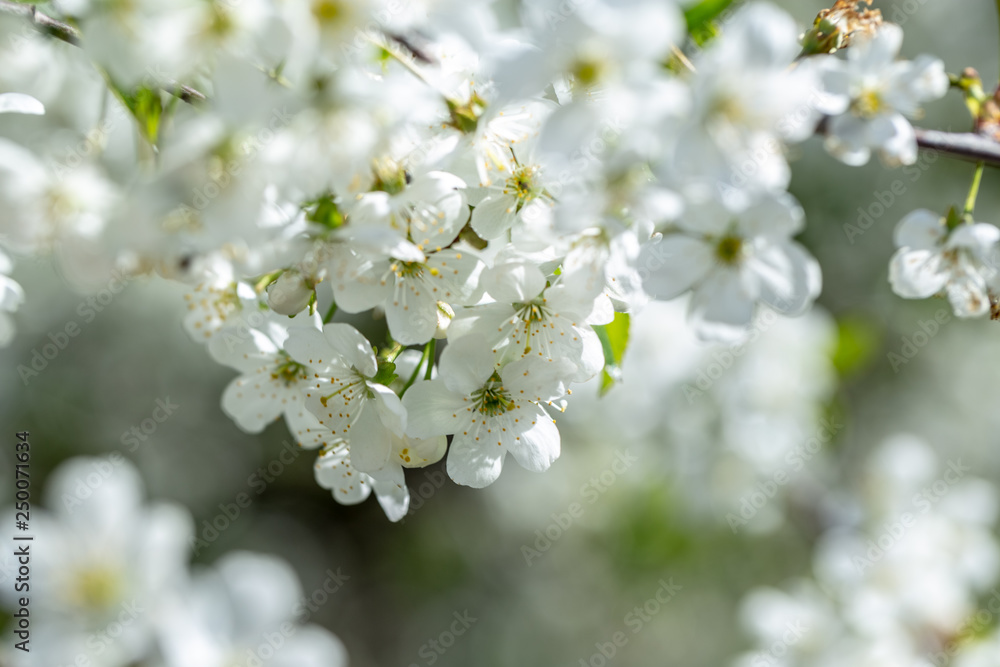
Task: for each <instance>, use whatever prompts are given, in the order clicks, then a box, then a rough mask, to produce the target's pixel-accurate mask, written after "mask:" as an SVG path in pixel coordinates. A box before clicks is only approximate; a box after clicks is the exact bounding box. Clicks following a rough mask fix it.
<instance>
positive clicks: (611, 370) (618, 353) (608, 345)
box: [594, 313, 630, 396]
mask: <svg viewBox="0 0 1000 667" xmlns="http://www.w3.org/2000/svg"><path fill="white" fill-rule="evenodd" d="M629 325H630V321H629V316H628V313H615V319H614V320H613V321H612V322H611V323H610V324H603V325H597V326H595V327H594V331H595V332H596V333H597V337H598V338H599V339H600V340H601V346H602V347H603V348H604V371H603V373H602V376H601V377H602V379H601V396H603V395H604V394H606V393H608V391H609V390H610V389H611V387H613V386H614V385H615V383H616V382H620V381H621V366H622V359H623V358H624V357H625V349H626V348H627V347H628V336H629Z"/></svg>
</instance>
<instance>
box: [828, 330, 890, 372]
mask: <svg viewBox="0 0 1000 667" xmlns="http://www.w3.org/2000/svg"><path fill="white" fill-rule="evenodd" d="M881 338H882V334H881V332H880V330H879V327H878V325H877V324H876V323H875V322H873V321H871V320H870V319H868V318H864V317H860V316H856V315H848V316H847V317H844V318H841V319H840V320H839V321H838V322H837V343H836V347H835V348H834V350H833V354H832V355H831V358H832V361H833V366H834V368H836V369H837V373H838V374H839V375H840V377H847V376H849V375H853V374H855V373H857V372H858V371H860V370H861V369H863V368H864V367H865V366H866V365H867V364H868V362H869V361H871V359H872V358H873V356H874V354H875V351H876V350H877V349H878V346H879V345H880V341H881Z"/></svg>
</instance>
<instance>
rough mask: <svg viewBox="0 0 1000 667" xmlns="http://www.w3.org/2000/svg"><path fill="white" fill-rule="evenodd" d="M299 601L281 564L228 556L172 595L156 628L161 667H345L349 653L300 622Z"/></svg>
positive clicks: (291, 575) (292, 577)
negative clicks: (166, 612) (166, 615)
mask: <svg viewBox="0 0 1000 667" xmlns="http://www.w3.org/2000/svg"><path fill="white" fill-rule="evenodd" d="M345 578H346V577H345ZM335 583H336V584H338V585H342V582H335ZM304 597H305V596H304V591H303V590H302V585H301V584H300V583H299V580H298V577H297V576H296V574H295V571H294V570H293V569H292V568H291V566H289V565H288V563H286V562H284V561H283V560H281V559H279V558H276V557H274V556H269V555H264V554H254V553H249V552H244V551H237V552H232V553H229V554H226V555H225V556H223V557H222V558H221V559H220V560H219V561H218V562H217V563H216V564H215V566H214V567H213V568H211V569H209V570H207V571H203V572H201V573H199V574H197V575H196V576H195V577H194V578H193V580H192V581H191V582H190V583H189V584H188V585H187V586H185V587H184V588H183V589H181V590H180V591H178V593H177V594H176V596H175V597H174V599H173V601H172V603H173V605H172V609H171V611H172V613H171V615H170V616H169V618H168V622H166V623H163V624H162V625H161V627H160V628H159V636H160V639H161V644H162V646H163V665H164V667H230V665H261V666H266V667H346V665H347V652H346V650H345V649H344V646H343V644H342V643H341V642H340V640H339V639H337V637H336V636H334V635H333V634H331V633H330V632H328V631H326V630H325V629H323V628H321V627H319V626H317V625H313V624H310V625H303V624H302V620H303V618H302V617H303V614H307V613H308V610H307V609H306V608H305V607H304V606H303V604H302V600H303V598H304Z"/></svg>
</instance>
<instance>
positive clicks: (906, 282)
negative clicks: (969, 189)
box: [889, 209, 1000, 317]
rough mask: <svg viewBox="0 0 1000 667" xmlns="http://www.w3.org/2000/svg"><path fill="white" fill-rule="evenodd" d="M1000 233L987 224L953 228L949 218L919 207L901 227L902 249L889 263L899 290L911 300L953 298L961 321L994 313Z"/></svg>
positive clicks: (894, 286) (891, 279)
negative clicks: (992, 298) (992, 301)
mask: <svg viewBox="0 0 1000 667" xmlns="http://www.w3.org/2000/svg"><path fill="white" fill-rule="evenodd" d="M997 241H1000V229H998V228H997V227H995V226H993V225H990V224H986V223H983V222H978V223H973V224H959V225H958V226H957V227H955V228H954V229H951V230H949V229H948V225H947V223H946V221H945V219H944V218H942V217H941V216H940V215H938V214H937V213H934V212H933V211H929V210H927V209H918V210H916V211H913V212H912V213H910V214H908V215H907V216H906V217H905V218H903V219H902V220H901V221H900V223H899V225H897V226H896V231H895V242H896V245H897V246H898V247H899V250H897V251H896V254H895V255H893V257H892V260H891V261H890V263H889V282H890V284H891V285H892V289H893V291H894V292H895V293H896V294H898V295H899V296H901V297H903V298H906V299H926V298H927V297H930V296H934V295H935V294H937V293H939V292H945V293H946V294H947V295H948V301H950V302H951V306H952V308H953V309H954V310H955V314H956V315H958V316H959V317H978V316H980V315H984V314H985V313H987V312H988V311H989V309H990V291H989V284H990V283H991V281H993V280H995V278H996V277H997V273H998V272H997V266H996V254H995V253H996V248H997Z"/></svg>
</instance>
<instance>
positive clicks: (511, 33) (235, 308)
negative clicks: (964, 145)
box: [0, 0, 1000, 520]
mask: <svg viewBox="0 0 1000 667" xmlns="http://www.w3.org/2000/svg"><path fill="white" fill-rule="evenodd" d="M55 8H56V9H57V10H58V12H59V16H58V17H57V18H62V19H65V20H67V21H68V23H67V24H66V26H65V28H66V30H67V31H68V33H67V34H66V35H63V37H64V39H65V40H66V41H69V42H72V43H73V46H71V45H68V44H64V43H61V42H59V41H57V40H54V39H52V38H51V36H50V35H44V36H43V35H40V34H36V33H34V32H33V31H31V30H30V29H29V28H27V26H26V25H25V24H24V23H23V22H21V21H19V20H11V21H4V22H3V23H0V44H2V45H3V46H2V47H0V86H2V87H3V88H4V89H7V88H9V89H11V90H16V91H18V92H17V93H15V94H7V95H4V96H3V97H2V98H0V111H14V112H21V113H22V114H38V113H39V112H40V111H42V110H43V108H44V110H45V112H46V113H45V114H44V115H43V116H40V117H38V116H35V115H32V116H31V117H28V116H25V117H23V118H21V119H19V121H18V122H19V123H20V124H18V125H17V127H19V128H24V132H23V137H24V140H23V141H21V142H18V141H14V140H11V139H0V177H2V178H0V206H2V208H3V211H4V214H3V218H2V220H0V235H2V236H0V238H2V245H3V247H4V248H5V249H6V250H9V251H10V252H11V253H12V254H14V255H20V256H32V255H48V254H51V255H54V256H55V257H56V259H57V261H58V262H59V265H60V266H61V267H62V269H63V271H64V273H65V274H66V275H67V276H68V277H69V278H70V279H71V280H72V281H74V282H76V283H79V284H81V285H94V284H100V281H101V279H102V276H104V275H107V272H109V271H111V270H112V269H119V270H125V271H127V272H129V273H130V274H133V275H139V274H154V273H155V274H158V275H160V276H162V277H165V278H168V279H174V280H180V281H183V282H185V283H188V284H190V286H191V289H190V292H189V294H188V296H187V308H188V312H187V314H186V316H185V326H186V327H187V329H188V331H189V332H190V334H191V335H192V337H193V338H194V339H195V340H197V341H199V342H203V343H205V344H206V346H207V348H208V352H209V353H210V355H211V356H212V358H213V359H215V360H216V361H218V362H219V363H221V364H224V365H227V366H230V367H232V368H234V369H235V370H236V371H238V373H239V375H238V377H237V378H236V379H234V380H233V382H232V383H231V384H230V385H229V387H228V388H227V389H226V390H225V393H224V394H223V397H222V406H223V409H224V411H225V412H226V413H227V414H228V415H229V416H230V417H232V419H233V420H234V421H235V422H236V424H237V425H238V426H239V427H240V428H241V429H243V430H245V431H247V432H251V433H253V432H260V431H261V430H263V429H264V428H265V427H266V426H268V425H269V424H270V423H272V422H274V421H276V420H277V419H279V418H281V417H283V418H284V421H285V423H286V424H287V426H288V428H289V429H290V430H291V431H292V432H293V433H294V435H295V436H296V438H297V440H298V442H299V444H300V445H302V446H303V447H307V448H315V449H319V450H320V455H319V457H318V459H317V461H316V479H317V481H318V483H319V484H321V485H322V486H324V487H326V488H329V489H330V490H331V491H332V493H333V496H334V498H336V499H337V500H338V501H340V502H342V503H356V502H360V501H362V500H364V499H365V498H367V497H368V496H369V495H370V494H371V493H372V492H374V493H375V496H376V497H377V499H378V500H379V502H380V503H381V505H382V507H383V508H384V509H385V511H386V513H387V515H388V516H389V517H390V518H391V519H393V520H398V519H399V518H401V517H402V516H404V515H405V514H406V512H407V508H408V502H409V493H408V492H407V489H406V481H405V476H404V472H403V470H404V468H412V467H420V466H426V465H429V464H432V463H434V462H436V461H438V460H440V459H441V458H443V457H444V456H445V455H446V453H447V470H448V473H449V475H450V476H451V478H452V479H453V480H455V481H456V482H458V483H460V484H465V485H469V486H473V487H483V486H486V485H489V484H490V483H492V482H493V481H494V480H496V479H497V477H498V476H499V475H500V473H501V469H502V465H503V462H504V460H505V458H506V454H507V453H510V454H511V455H512V456H513V458H514V460H515V461H516V462H517V463H518V464H520V465H521V466H523V467H525V468H527V469H528V470H532V471H544V470H546V469H547V468H548V467H549V466H550V465H551V464H552V463H553V461H554V460H555V459H556V458H557V457H558V456H559V454H560V445H561V439H560V434H559V430H558V428H557V425H556V421H555V418H556V417H557V416H558V414H559V413H560V412H561V411H562V410H563V409H564V407H565V401H566V397H567V396H568V395H569V394H570V393H571V392H572V387H573V386H574V385H576V384H581V383H586V382H588V381H591V380H592V379H593V378H595V377H596V376H598V375H599V374H601V373H602V372H606V371H605V370H604V369H605V367H606V364H608V363H609V362H616V361H620V359H619V360H616V359H615V355H614V353H613V352H612V351H611V350H612V347H613V346H612V345H610V344H609V340H608V331H609V329H608V327H609V326H612V325H614V324H615V323H620V322H622V321H623V319H622V316H621V314H623V313H629V312H633V311H635V310H637V309H640V308H642V307H643V306H644V305H645V304H646V303H647V302H648V301H649V300H650V299H651V298H652V299H661V300H669V299H674V298H676V297H679V296H681V295H685V294H689V295H690V296H689V299H688V304H689V306H688V321H689V325H690V326H691V328H692V329H693V330H694V331H695V332H696V333H697V335H698V336H699V337H700V338H702V339H704V340H709V341H721V342H725V343H730V344H731V343H738V342H739V341H740V340H743V339H745V338H746V337H747V336H748V335H750V334H751V333H752V331H753V326H752V323H753V322H754V319H755V317H757V316H758V315H759V314H760V313H762V312H764V311H765V309H766V310H767V312H772V311H773V312H776V313H779V314H781V315H784V316H798V315H801V314H803V313H805V312H806V311H808V309H809V308H810V307H811V305H812V303H813V302H814V300H815V299H816V298H817V296H818V295H819V293H820V290H821V282H822V281H821V274H820V268H819V265H818V263H817V262H816V260H815V259H814V258H813V257H812V256H811V255H810V254H809V252H808V251H807V250H806V249H805V248H804V247H803V246H801V245H799V244H798V243H797V242H795V241H794V237H795V236H796V235H797V234H799V233H800V232H801V231H802V229H803V227H804V224H805V220H804V213H803V209H802V207H801V206H800V205H799V203H798V202H797V201H796V200H795V198H794V197H793V196H792V195H791V194H789V192H788V186H789V181H790V175H791V170H790V166H789V162H788V158H787V152H788V148H789V146H792V145H794V144H796V143H799V142H802V141H804V140H806V139H807V138H809V137H811V136H813V135H814V134H816V133H817V132H819V133H822V134H824V135H825V146H826V148H827V150H828V151H829V152H830V153H831V155H833V156H834V157H835V158H837V159H839V160H841V161H843V162H844V163H846V164H849V165H860V164H864V163H866V162H867V161H868V160H869V159H870V157H871V155H872V153H873V152H874V153H877V154H878V155H879V156H880V157H881V158H882V160H883V161H884V162H885V163H886V164H887V165H890V166H892V165H899V164H911V163H913V162H914V161H915V160H916V156H917V141H916V134H915V131H914V129H913V127H912V126H911V125H910V122H909V120H908V119H912V118H915V117H918V116H919V114H920V111H921V104H923V103H925V102H928V101H931V100H935V99H937V98H940V97H942V96H943V95H944V94H945V92H946V91H947V89H948V87H949V79H948V76H947V75H946V74H945V72H944V66H943V64H942V62H941V61H940V60H938V59H935V58H932V57H929V56H922V57H920V58H918V59H916V60H914V61H905V60H900V59H899V57H898V54H899V49H900V44H901V41H902V31H901V30H900V29H899V28H898V27H897V26H894V25H892V24H889V23H883V22H881V21H880V20H879V21H874V20H871V21H868V22H867V23H865V28H864V30H862V29H860V28H858V27H857V26H855V25H854V24H853V23H852V20H853V18H852V16H851V15H850V14H849V13H848V14H842V13H835V14H831V15H829V16H827V18H826V19H824V22H821V23H820V24H819V27H817V28H815V29H814V30H813V31H811V32H810V33H808V34H807V37H808V38H803V39H800V31H799V29H798V27H797V25H796V22H795V20H794V19H793V18H792V17H791V16H789V15H788V14H786V13H785V12H784V11H782V10H779V9H778V8H776V7H774V6H772V5H770V4H767V3H763V2H751V3H746V5H744V6H742V7H741V8H740V9H739V10H738V11H736V12H734V13H732V15H730V16H727V17H726V19H725V21H720V24H721V25H720V30H719V35H718V36H717V37H715V38H713V39H708V40H705V39H703V37H704V35H700V36H698V38H697V39H696V38H695V36H694V35H693V34H692V33H691V32H690V31H689V27H688V26H687V23H686V20H685V13H684V9H685V7H684V6H682V5H680V4H675V3H673V2H669V1H665V0H628V1H627V2H620V1H614V2H612V1H611V0H593V1H592V2H589V3H587V5H586V7H585V8H584V7H582V6H577V5H574V4H573V3H566V2H555V0H547V1H545V2H540V3H531V4H530V5H524V6H522V7H521V9H520V11H519V12H517V13H516V16H515V17H513V18H512V17H511V16H509V15H508V13H507V12H505V11H502V10H501V8H500V7H499V5H498V4H496V3H492V2H489V1H488V0H478V1H474V2H467V1H466V2H459V1H457V0H437V1H433V2H432V1H431V0H420V1H413V2H401V1H400V0H292V1H290V2H276V1H272V0H244V1H242V2H229V1H227V0H211V1H208V2H205V1H203V0H191V1H187V2H179V3H167V4H164V3H161V2H157V1H155V0H139V1H137V2H129V3H112V2H103V1H100V0H60V1H58V2H56V3H55ZM831 17H833V18H831ZM837 17H840V18H837ZM838 21H839V23H838ZM817 31H820V32H817ZM823 31H825V32H823ZM710 32H711V31H710ZM828 34H838V35H840V38H839V39H838V40H836V48H833V47H832V46H830V41H829V40H826V41H822V40H820V41H821V42H822V44H824V45H825V47H824V48H816V45H817V44H818V43H819V42H816V39H817V37H818V36H822V35H828ZM848 37H849V39H848ZM810 40H812V41H810ZM803 45H805V46H806V47H807V48H805V49H804V48H803ZM75 46H79V47H80V48H75ZM838 50H839V51H840V52H838V53H831V52H832V51H838ZM28 94H30V95H31V97H29V96H28ZM36 98H37V99H36ZM81 110H82V111H81ZM46 123H47V125H46ZM55 130H58V131H55ZM66 137H74V138H79V137H84V140H81V141H77V142H76V143H75V144H74V142H73V140H72V139H71V140H70V141H68V142H67V141H65V138H66ZM61 139H62V140H61ZM914 216H915V217H911V218H907V220H905V221H904V222H903V224H902V226H901V227H900V233H899V234H898V241H899V244H900V246H901V250H900V252H899V253H898V254H897V256H896V257H895V258H894V259H893V262H892V284H893V286H894V288H895V289H896V291H897V292H898V293H899V294H900V295H902V296H904V297H926V296H930V295H933V294H936V293H938V292H940V291H946V292H947V293H948V295H949V297H950V298H951V300H952V303H953V304H955V307H956V310H957V311H958V312H959V314H970V315H972V314H982V313H984V312H986V311H987V310H988V309H989V303H990V298H991V294H992V292H991V291H990V290H991V289H992V288H991V287H990V284H991V283H990V280H991V279H992V278H993V277H994V275H995V273H996V272H995V271H993V270H992V269H991V268H990V264H989V261H988V257H987V255H988V254H989V251H990V249H991V248H992V247H993V246H994V245H995V244H996V241H997V237H998V236H1000V234H998V233H997V230H996V229H995V228H994V227H992V226H989V225H975V224H967V223H969V222H970V221H968V220H958V221H957V222H955V221H951V222H949V221H948V220H944V221H943V222H940V223H939V222H938V221H936V220H935V221H934V224H937V225H938V226H937V227H935V226H934V224H931V220H930V218H929V217H928V216H927V215H924V214H920V216H919V219H916V216H917V214H914ZM8 265H9V262H7V261H6V258H5V257H4V256H2V255H0V273H2V274H3V275H2V276H0V281H2V286H3V291H2V292H0V311H3V316H2V318H0V341H6V340H7V339H9V337H10V335H11V334H12V329H11V327H12V325H11V321H10V318H9V316H8V315H7V313H8V312H10V311H13V310H16V308H17V306H18V305H19V303H20V302H21V299H22V298H23V296H24V295H23V291H22V289H21V288H20V286H19V285H18V284H17V283H15V282H13V280H11V279H10V278H8V277H7V274H9V273H10V271H9V269H10V267H9V266H8ZM364 313H373V314H375V315H376V316H377V318H376V319H379V320H380V319H381V318H382V317H384V329H385V330H386V336H385V341H384V343H383V339H382V337H381V336H382V334H381V333H379V334H377V335H376V334H371V335H370V336H366V335H365V334H362V333H361V330H366V331H367V330H368V329H369V327H368V326H367V325H366V324H364V323H363V322H365V321H366V320H364V319H362V318H361V317H360V315H361V314H364ZM323 314H325V315H323ZM335 318H336V319H337V321H334V319H335ZM346 320H350V322H351V323H348V321H346ZM355 325H357V326H355ZM376 329H377V327H376ZM437 341H446V342H447V346H446V347H445V348H444V349H443V351H440V354H438V352H439V350H438V343H437ZM449 439H450V442H449Z"/></svg>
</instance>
